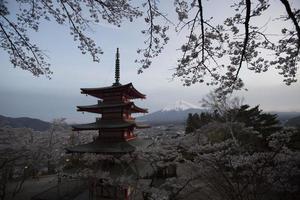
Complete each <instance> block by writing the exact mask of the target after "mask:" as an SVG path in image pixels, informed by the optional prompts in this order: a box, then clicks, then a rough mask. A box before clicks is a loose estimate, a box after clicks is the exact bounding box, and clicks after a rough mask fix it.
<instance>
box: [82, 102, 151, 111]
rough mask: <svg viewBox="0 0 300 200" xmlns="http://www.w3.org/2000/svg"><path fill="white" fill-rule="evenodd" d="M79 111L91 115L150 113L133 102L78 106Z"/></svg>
mask: <svg viewBox="0 0 300 200" xmlns="http://www.w3.org/2000/svg"><path fill="white" fill-rule="evenodd" d="M77 111H81V112H91V113H99V114H101V113H113V112H119V113H120V112H126V111H127V112H131V113H148V110H147V109H144V108H140V107H138V106H136V105H135V104H134V103H133V102H122V103H104V102H102V101H98V104H95V105H89V106H77Z"/></svg>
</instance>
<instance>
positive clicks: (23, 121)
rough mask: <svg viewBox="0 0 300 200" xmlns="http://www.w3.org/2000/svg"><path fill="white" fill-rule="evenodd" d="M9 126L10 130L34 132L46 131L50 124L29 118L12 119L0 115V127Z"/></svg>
mask: <svg viewBox="0 0 300 200" xmlns="http://www.w3.org/2000/svg"><path fill="white" fill-rule="evenodd" d="M3 126H10V127H12V128H23V127H25V128H31V129H33V130H36V131H45V130H48V129H49V128H50V126H51V123H49V122H45V121H42V120H39V119H33V118H29V117H19V118H12V117H6V116H3V115H0V127H3Z"/></svg>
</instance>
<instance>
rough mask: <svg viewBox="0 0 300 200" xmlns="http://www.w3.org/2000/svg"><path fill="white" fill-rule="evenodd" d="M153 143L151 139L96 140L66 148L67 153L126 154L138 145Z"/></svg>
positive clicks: (146, 145) (143, 145) (144, 145)
mask: <svg viewBox="0 0 300 200" xmlns="http://www.w3.org/2000/svg"><path fill="white" fill-rule="evenodd" d="M152 143H153V141H152V140H150V139H139V138H136V139H134V140H129V141H117V142H107V141H101V140H95V141H93V142H91V143H88V144H82V145H77V146H74V147H68V148H66V151H67V153H96V154H97V153H98V154H99V153H100V154H126V153H131V152H133V151H135V150H136V148H137V147H145V148H146V147H148V146H150V145H151V144H152Z"/></svg>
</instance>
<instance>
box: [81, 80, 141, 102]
mask: <svg viewBox="0 0 300 200" xmlns="http://www.w3.org/2000/svg"><path fill="white" fill-rule="evenodd" d="M118 91H124V92H126V93H127V95H128V96H129V98H132V99H137V98H142V99H145V98H146V95H145V94H142V93H140V92H139V91H138V90H137V89H135V88H134V87H133V85H132V83H128V84H125V85H121V84H120V85H112V86H109V87H100V88H81V93H82V94H88V95H91V96H94V97H98V98H103V96H104V94H105V93H106V94H107V93H113V92H118Z"/></svg>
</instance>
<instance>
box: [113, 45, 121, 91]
mask: <svg viewBox="0 0 300 200" xmlns="http://www.w3.org/2000/svg"><path fill="white" fill-rule="evenodd" d="M113 85H114V86H118V85H121V84H120V53H119V48H117V53H116V66H115V83H114V84H113Z"/></svg>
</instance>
